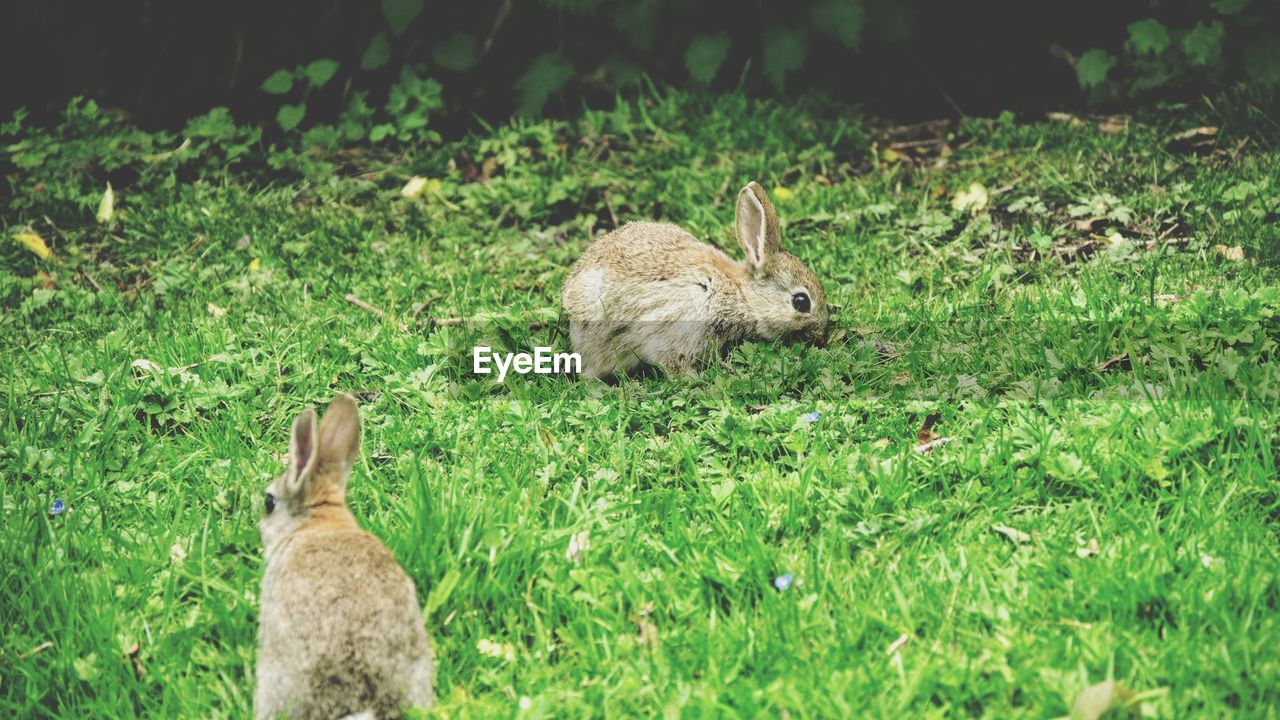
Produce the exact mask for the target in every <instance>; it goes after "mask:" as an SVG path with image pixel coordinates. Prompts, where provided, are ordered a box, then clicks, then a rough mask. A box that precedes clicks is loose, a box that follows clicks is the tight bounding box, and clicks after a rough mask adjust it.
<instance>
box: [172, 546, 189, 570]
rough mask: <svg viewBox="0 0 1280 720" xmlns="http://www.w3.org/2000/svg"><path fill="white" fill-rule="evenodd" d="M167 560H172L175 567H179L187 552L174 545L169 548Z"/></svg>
mask: <svg viewBox="0 0 1280 720" xmlns="http://www.w3.org/2000/svg"><path fill="white" fill-rule="evenodd" d="M169 559H170V560H172V561H173V563H174V564H175V565H181V564H182V561H183V560H186V559H187V551H186V550H183V549H182V546H181V545H179V544H178V543H174V544H173V547H171V548H169Z"/></svg>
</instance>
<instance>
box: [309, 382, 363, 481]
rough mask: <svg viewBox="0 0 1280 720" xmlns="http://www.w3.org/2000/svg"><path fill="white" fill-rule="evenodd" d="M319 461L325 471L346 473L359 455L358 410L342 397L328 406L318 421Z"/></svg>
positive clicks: (335, 399) (347, 396)
mask: <svg viewBox="0 0 1280 720" xmlns="http://www.w3.org/2000/svg"><path fill="white" fill-rule="evenodd" d="M319 447H320V449H319V454H320V460H321V461H322V462H323V463H324V464H325V465H326V466H329V467H333V468H335V469H337V468H341V469H342V470H343V471H346V470H349V469H350V468H351V465H352V463H354V462H355V460H356V454H357V453H359V452H360V408H359V406H358V405H356V399H355V398H353V397H351V396H350V395H347V394H343V395H339V396H338V397H336V398H334V399H333V402H331V403H329V409H328V410H325V411H324V419H323V420H321V421H320V443H319Z"/></svg>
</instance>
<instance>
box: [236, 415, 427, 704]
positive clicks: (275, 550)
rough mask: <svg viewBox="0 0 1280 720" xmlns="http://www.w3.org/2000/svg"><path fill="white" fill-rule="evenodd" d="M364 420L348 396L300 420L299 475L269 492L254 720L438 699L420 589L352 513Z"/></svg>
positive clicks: (292, 469)
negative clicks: (350, 494) (351, 489)
mask: <svg viewBox="0 0 1280 720" xmlns="http://www.w3.org/2000/svg"><path fill="white" fill-rule="evenodd" d="M359 448H360V415H359V410H358V409H357V406H356V402H355V400H354V399H353V398H352V397H351V396H350V395H340V396H338V397H337V398H335V399H334V400H333V402H332V403H331V404H330V405H329V409H328V410H327V411H325V415H324V420H323V421H321V422H320V424H319V427H318V428H317V426H316V415H315V413H314V412H313V411H312V410H310V409H307V410H304V411H303V412H302V413H301V414H300V415H299V416H298V418H297V420H296V421H295V422H294V424H293V431H292V435H291V439H290V442H289V467H288V469H287V470H286V471H285V473H284V474H283V475H281V476H280V477H278V478H276V479H275V481H274V482H272V483H271V485H270V486H269V487H268V489H267V493H268V494H267V498H266V508H265V509H266V510H267V512H266V513H265V514H264V515H263V517H262V520H261V522H260V523H259V526H258V527H259V530H260V532H261V534H262V541H263V546H264V549H265V552H266V571H265V573H264V575H263V578H262V612H261V619H260V623H259V628H258V642H259V648H258V668H257V689H256V691H255V694H254V717H255V718H257V719H258V720H267V718H290V719H292V720H311V719H315V720H319V719H320V718H323V719H324V720H333V719H334V718H341V717H344V716H353V717H363V718H383V717H395V716H398V715H399V713H400V711H401V709H403V708H406V707H423V708H425V707H427V706H429V705H430V704H431V703H432V701H433V699H434V697H433V691H432V681H433V675H434V661H433V657H432V651H431V646H430V642H429V640H428V638H427V633H426V630H425V628H424V627H423V621H422V613H421V609H420V606H419V605H418V599H417V594H416V592H415V590H414V585H413V582H412V581H410V579H409V577H408V576H407V575H406V574H405V572H404V570H403V569H401V567H400V565H399V564H398V563H397V562H396V560H395V558H394V557H392V555H391V553H390V552H389V551H388V550H387V548H386V547H385V546H384V545H383V544H382V543H381V542H380V541H379V540H378V539H377V538H376V537H374V536H373V535H370V534H369V533H367V532H365V531H363V530H361V529H360V527H359V526H358V525H357V524H356V521H355V518H354V517H353V516H352V514H351V512H350V510H348V509H347V503H346V488H347V479H348V477H349V476H350V473H351V466H352V463H353V462H354V461H355V459H356V454H357V453H358V451H359Z"/></svg>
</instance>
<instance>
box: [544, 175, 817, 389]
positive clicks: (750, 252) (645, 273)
mask: <svg viewBox="0 0 1280 720" xmlns="http://www.w3.org/2000/svg"><path fill="white" fill-rule="evenodd" d="M736 231H737V236H738V242H739V243H740V244H741V245H742V249H743V251H744V252H745V253H746V260H745V261H744V262H735V261H733V260H731V259H730V258H729V257H728V256H727V255H725V254H724V253H723V252H721V251H720V250H719V249H717V248H715V247H712V246H711V245H708V244H707V243H704V242H701V241H699V240H698V239H697V238H695V237H694V236H693V235H690V234H689V233H688V232H686V231H685V230H683V229H681V228H679V227H677V226H675V225H669V224H666V223H654V222H633V223H628V224H626V225H623V226H622V227H620V228H618V229H617V230H614V231H613V232H611V233H609V234H608V235H606V236H604V237H603V238H600V239H599V240H597V241H596V242H595V243H593V244H592V245H591V246H590V247H589V248H587V250H586V252H585V253H583V255H582V257H581V258H580V259H579V260H578V262H577V263H576V264H575V265H574V266H573V269H572V270H571V271H570V273H569V278H568V280H566V281H565V284H564V289H563V290H562V291H561V295H560V300H561V303H562V304H563V305H564V309H565V311H566V313H567V314H568V316H569V340H570V342H571V343H572V345H573V349H574V352H577V353H578V354H579V355H580V356H581V357H582V374H583V375H584V376H586V377H595V378H607V377H611V376H616V375H621V374H623V373H625V372H627V371H629V370H631V369H633V368H635V367H637V366H640V365H657V366H659V367H661V368H662V369H663V370H665V371H666V372H667V373H669V374H676V373H680V372H684V371H685V370H688V369H689V368H690V367H691V366H692V365H693V363H694V361H695V360H697V359H699V358H700V357H702V356H704V355H706V354H707V353H708V352H709V351H716V352H724V351H726V350H727V349H729V348H730V347H732V346H733V345H735V344H737V343H740V342H743V341H746V340H777V339H779V338H781V337H784V336H790V337H794V338H795V339H818V338H821V337H822V336H823V335H824V334H825V332H826V325H827V302H826V295H825V294H824V293H823V290H822V283H821V282H819V281H818V278H817V277H816V276H815V275H814V274H813V273H812V272H810V270H809V268H807V267H805V264H804V263H802V262H800V260H799V259H797V258H796V257H795V256H794V255H791V254H789V253H787V252H786V251H784V250H783V249H782V238H781V233H780V230H779V228H778V216H777V214H776V213H775V212H774V209H773V203H771V202H770V201H769V196H768V195H767V194H765V191H764V188H762V187H760V186H759V185H758V184H756V183H754V182H753V183H750V184H748V185H747V186H746V187H744V188H743V189H742V191H741V192H739V193H738V205H737V223H736Z"/></svg>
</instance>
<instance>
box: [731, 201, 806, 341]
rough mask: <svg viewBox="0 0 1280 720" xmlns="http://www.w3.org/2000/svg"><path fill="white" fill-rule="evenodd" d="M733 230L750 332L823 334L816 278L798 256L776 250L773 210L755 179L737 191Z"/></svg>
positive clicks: (768, 336)
mask: <svg viewBox="0 0 1280 720" xmlns="http://www.w3.org/2000/svg"><path fill="white" fill-rule="evenodd" d="M735 229H736V231H737V236H738V242H739V243H740V244H741V245H742V250H743V252H744V253H746V257H747V281H746V284H745V285H744V287H743V295H744V297H745V300H746V304H747V315H748V321H749V322H752V323H754V325H755V327H754V331H755V332H754V334H755V335H756V337H758V338H759V339H761V340H777V339H779V338H791V339H796V340H808V341H814V340H821V339H822V338H823V337H825V335H826V330H827V319H828V313H827V296H826V293H825V292H823V290H822V283H821V282H820V281H819V280H818V277H817V276H816V275H814V274H813V272H812V271H810V270H809V268H808V267H807V266H805V264H804V263H803V262H801V261H800V259H799V258H797V257H796V256H794V255H792V254H791V253H788V252H787V251H785V250H783V249H782V232H781V229H780V228H779V226H778V214H777V213H776V212H775V211H774V209H773V203H772V202H770V201H769V196H768V195H767V194H766V193H765V191H764V188H762V187H760V185H759V184H757V183H754V182H752V183H748V184H747V186H746V187H744V188H742V191H741V192H739V193H738V209H737V222H736V224H735Z"/></svg>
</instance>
